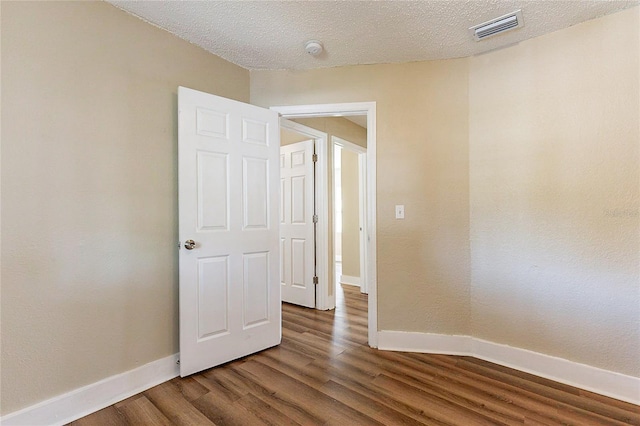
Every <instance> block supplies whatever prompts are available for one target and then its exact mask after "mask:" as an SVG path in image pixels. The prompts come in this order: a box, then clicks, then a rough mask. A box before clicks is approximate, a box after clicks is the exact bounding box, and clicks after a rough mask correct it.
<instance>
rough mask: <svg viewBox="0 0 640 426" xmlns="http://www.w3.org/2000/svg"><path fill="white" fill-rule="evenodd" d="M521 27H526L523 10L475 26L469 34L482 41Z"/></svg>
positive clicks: (470, 29)
mask: <svg viewBox="0 0 640 426" xmlns="http://www.w3.org/2000/svg"><path fill="white" fill-rule="evenodd" d="M521 27H524V19H522V10H520V9H518V10H516V11H515V12H512V13H508V14H506V15H503V16H500V17H498V18H495V19H492V20H490V21H487V22H483V23H482V24H479V25H476V26H473V27H471V28H469V32H470V33H471V35H472V36H473V38H474V39H475V40H476V41H480V40H484V39H485V38H487V37H491V36H494V35H498V34H501V33H503V32H505V31H511V30H515V29H516V28H521Z"/></svg>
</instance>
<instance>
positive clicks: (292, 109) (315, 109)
mask: <svg viewBox="0 0 640 426" xmlns="http://www.w3.org/2000/svg"><path fill="white" fill-rule="evenodd" d="M271 109H272V110H274V111H278V112H279V113H280V114H281V116H282V117H284V118H310V117H327V116H330V117H335V116H339V115H347V116H348V115H365V114H366V116H367V154H366V159H367V166H366V176H367V178H366V193H367V195H366V200H365V201H366V205H367V209H366V222H365V223H366V226H367V229H366V231H367V232H366V234H365V245H366V262H365V263H366V265H367V272H366V279H367V286H368V294H369V297H368V299H369V302H368V310H367V314H368V322H367V323H368V326H367V328H368V337H369V339H368V340H369V346H371V347H374V348H376V347H378V291H377V287H378V278H377V258H376V247H377V233H376V228H377V226H376V169H377V167H376V152H377V150H376V134H377V132H376V103H375V102H353V103H337V104H315V105H287V106H272V107H271ZM321 150H322V148H321ZM324 153H325V154H326V145H325V146H324ZM322 161H323V156H322V154H321V156H320V158H319V160H318V168H319V170H320V171H323V170H324V169H326V165H324V166H321V165H320V162H322ZM325 181H326V178H322V179H321V178H320V177H318V180H317V185H318V186H321V185H323V186H322V188H318V194H319V195H318V197H319V199H320V200H323V199H328V198H329V192H328V188H327V185H325V184H324V183H325ZM322 211H325V212H326V215H328V214H329V211H328V209H327V208H324V209H323V210H322ZM322 220H323V219H322V217H321V218H320V223H322ZM328 233H329V229H328V227H325V230H324V235H328ZM319 237H320V238H318V241H317V242H318V243H320V244H321V245H322V249H320V245H319V247H318V258H319V259H321V262H319V263H322V265H323V266H322V267H320V268H319V273H320V274H323V271H324V273H325V274H327V273H328V268H329V266H328V264H329V260H328V259H323V257H324V256H325V255H324V252H325V251H326V250H328V249H327V248H326V247H328V246H329V243H328V241H326V240H323V239H322V238H323V232H320V235H319ZM329 281H330V280H329V278H327V279H326V280H323V279H322V277H320V287H321V288H320V289H319V293H320V297H319V298H318V300H319V303H320V304H321V306H327V308H321V309H330V308H331V307H330V305H331V303H332V302H333V304H335V296H332V295H330V294H329V295H328V296H327V293H328V292H329V291H330V290H329V288H328V287H329V286H328V282H329ZM323 282H324V283H325V284H324V285H325V287H324V288H322V285H323ZM323 299H325V302H323V301H322V300H323Z"/></svg>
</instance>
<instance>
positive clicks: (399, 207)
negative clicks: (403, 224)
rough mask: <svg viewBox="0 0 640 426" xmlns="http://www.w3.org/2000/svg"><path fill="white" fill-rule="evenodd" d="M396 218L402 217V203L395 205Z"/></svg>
mask: <svg viewBox="0 0 640 426" xmlns="http://www.w3.org/2000/svg"><path fill="white" fill-rule="evenodd" d="M396 219H404V204H397V205H396Z"/></svg>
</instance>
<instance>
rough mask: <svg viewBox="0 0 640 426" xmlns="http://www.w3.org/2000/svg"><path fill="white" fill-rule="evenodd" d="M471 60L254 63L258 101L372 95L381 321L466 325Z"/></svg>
mask: <svg viewBox="0 0 640 426" xmlns="http://www.w3.org/2000/svg"><path fill="white" fill-rule="evenodd" d="M467 63H468V60H467V59H460V60H449V61H437V62H421V63H410V64H393V65H371V66H353V67H341V68H330V69H319V70H312V71H295V72H289V71H253V72H252V73H251V102H252V103H254V104H256V105H263V106H271V105H295V104H317V103H335V102H361V101H375V102H376V103H377V118H378V125H377V166H378V171H377V174H378V179H377V203H378V206H377V220H378V227H377V237H378V251H377V262H378V315H379V317H378V321H379V322H378V328H379V329H384V330H405V331H430V332H434V333H445V334H469V333H470V328H469V314H470V308H469V282H470V258H469V175H468V172H469V153H468V128H467V119H468V91H467V82H468V70H467ZM395 204H405V206H406V219H405V220H396V219H395V218H394V217H395V216H394V213H395V210H394V205H395Z"/></svg>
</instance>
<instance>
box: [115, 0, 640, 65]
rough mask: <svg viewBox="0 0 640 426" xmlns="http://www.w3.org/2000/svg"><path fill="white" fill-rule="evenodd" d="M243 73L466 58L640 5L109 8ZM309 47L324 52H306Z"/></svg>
mask: <svg viewBox="0 0 640 426" xmlns="http://www.w3.org/2000/svg"><path fill="white" fill-rule="evenodd" d="M107 1H109V2H110V3H112V4H114V5H116V6H117V7H119V8H121V9H124V10H125V11H128V12H130V13H132V14H134V15H137V16H139V17H141V18H143V19H144V20H146V21H149V22H151V23H153V24H155V25H157V26H159V27H161V28H164V29H166V30H167V31H169V32H171V33H173V34H176V35H177V36H179V37H181V38H183V39H185V40H188V41H190V42H192V43H194V44H196V45H198V46H201V47H203V48H204V49H206V50H208V51H210V52H212V53H214V54H216V55H218V56H221V57H222V58H224V59H226V60H228V61H230V62H233V63H235V64H237V65H240V66H242V67H244V68H247V69H310V68H322V67H335V66H341V65H355V64H374V63H393V62H411V61H423V60H432V59H445V58H458V57H464V56H471V55H475V54H478V53H482V52H486V51H489V50H493V49H496V48H499V47H503V46H506V45H509V44H513V43H517V42H520V41H522V40H526V39H529V38H532V37H536V36H539V35H542V34H545V33H548V32H552V31H555V30H558V29H561V28H566V27H569V26H572V25H575V24H577V23H580V22H583V21H587V20H590V19H593V18H597V17H599V16H603V15H607V14H609V13H613V12H616V11H619V10H622V9H625V8H628V7H632V6H635V5H638V4H640V0H632V1H619V0H609V1H607V0H563V1H555V0H522V1H514V0H450V1H446V0H422V1H350V0H347V1H333V0H332V1H318V0H306V1H305V0H297V1H240V0H236V1H184V0H183V1H123V0H107ZM517 9H522V14H523V18H524V22H525V26H524V28H521V29H517V30H514V31H510V32H508V33H505V34H501V35H498V36H495V37H491V38H489V39H486V40H483V41H480V42H476V41H474V40H473V39H472V38H471V36H470V35H469V32H468V28H469V27H471V26H473V25H476V24H479V23H482V22H485V21H487V20H489V19H492V18H496V17H498V16H501V15H504V14H506V13H510V12H513V11H515V10H517ZM310 39H317V40H320V41H322V43H323V44H324V47H325V53H324V54H322V55H321V56H320V57H317V58H314V57H312V56H310V55H308V54H307V53H305V51H304V43H305V42H306V41H307V40H310Z"/></svg>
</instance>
